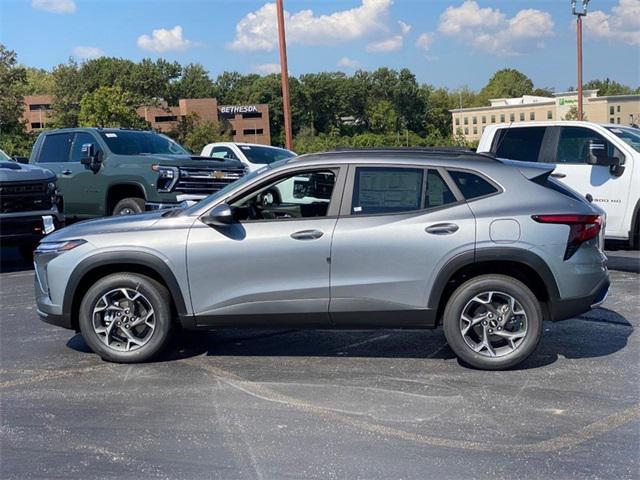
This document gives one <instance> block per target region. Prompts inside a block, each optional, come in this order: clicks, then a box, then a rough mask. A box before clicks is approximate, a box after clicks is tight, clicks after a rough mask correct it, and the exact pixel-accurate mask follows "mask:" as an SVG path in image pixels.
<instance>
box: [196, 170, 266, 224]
mask: <svg viewBox="0 0 640 480" xmlns="http://www.w3.org/2000/svg"><path fill="white" fill-rule="evenodd" d="M269 168H270V167H268V166H266V167H262V168H260V169H258V170H255V171H253V172H251V173H249V174H247V175H245V176H244V177H242V178H240V179H238V180H236V181H235V182H233V183H230V184H229V185H227V186H226V187H224V188H221V189H220V190H218V191H217V192H215V193H212V194H211V195H209V196H208V197H205V198H203V199H202V200H200V201H199V202H198V203H196V204H195V205H192V206H190V207H189V208H187V209H186V210H185V211H184V213H185V214H186V215H190V214H191V213H193V212H196V211H198V210H200V209H201V208H202V207H203V205H205V204H207V203H212V202H215V201H217V200H218V199H220V198H224V197H226V196H227V195H228V193H229V192H230V191H232V190H235V189H236V188H238V187H241V186H243V185H244V184H245V183H247V182H250V181H251V180H253V179H254V178H256V177H257V176H258V175H262V174H263V173H264V172H266V171H267V170H268V169H269Z"/></svg>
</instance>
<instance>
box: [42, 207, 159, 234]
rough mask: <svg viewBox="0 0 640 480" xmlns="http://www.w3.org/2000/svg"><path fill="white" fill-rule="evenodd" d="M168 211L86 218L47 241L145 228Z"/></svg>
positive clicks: (59, 231) (58, 232) (56, 232)
mask: <svg viewBox="0 0 640 480" xmlns="http://www.w3.org/2000/svg"><path fill="white" fill-rule="evenodd" d="M166 212H167V210H160V211H157V212H151V213H141V214H138V215H122V216H117V217H105V218H98V219H95V220H85V221H83V222H78V223H74V224H73V225H70V226H68V227H66V228H63V229H62V230H58V231H55V232H53V233H51V234H50V235H47V237H46V241H47V242H60V241H63V240H71V239H74V238H83V237H84V236H89V235H99V234H103V233H118V232H131V231H136V230H145V229H147V228H149V227H151V226H152V225H153V224H154V223H156V222H157V221H158V220H159V219H160V218H161V217H162V215H163V214H164V213H166Z"/></svg>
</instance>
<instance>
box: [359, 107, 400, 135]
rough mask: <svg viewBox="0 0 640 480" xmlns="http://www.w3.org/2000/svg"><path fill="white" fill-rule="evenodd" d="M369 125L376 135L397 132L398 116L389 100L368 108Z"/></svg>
mask: <svg viewBox="0 0 640 480" xmlns="http://www.w3.org/2000/svg"><path fill="white" fill-rule="evenodd" d="M366 115H367V123H368V124H369V128H370V129H371V131H372V132H374V133H389V132H395V131H396V130H397V125H398V114H397V113H396V109H395V108H394V106H393V103H391V102H390V101H389V100H379V101H377V102H376V103H374V104H372V105H371V106H370V107H369V108H367V113H366Z"/></svg>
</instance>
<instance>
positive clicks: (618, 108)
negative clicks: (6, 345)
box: [616, 105, 620, 113]
mask: <svg viewBox="0 0 640 480" xmlns="http://www.w3.org/2000/svg"><path fill="white" fill-rule="evenodd" d="M616 111H617V112H618V113H620V105H618V106H617V107H616Z"/></svg>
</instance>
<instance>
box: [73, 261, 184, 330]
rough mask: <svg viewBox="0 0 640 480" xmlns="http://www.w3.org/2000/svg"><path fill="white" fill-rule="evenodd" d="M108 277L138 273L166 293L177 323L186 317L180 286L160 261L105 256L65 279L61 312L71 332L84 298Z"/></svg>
mask: <svg viewBox="0 0 640 480" xmlns="http://www.w3.org/2000/svg"><path fill="white" fill-rule="evenodd" d="M111 273H139V274H142V275H146V276H148V277H150V278H153V279H154V280H157V281H158V282H160V283H161V284H163V285H164V286H165V287H166V288H167V290H168V291H169V294H170V297H171V302H172V309H173V310H174V314H176V315H177V317H178V318H180V319H183V318H187V317H188V316H189V315H188V313H187V307H186V303H185V299H184V296H183V295H182V291H181V290H180V285H179V284H178V281H177V280H176V277H175V275H174V274H173V272H172V271H171V269H170V268H169V266H168V265H167V264H166V263H165V262H164V261H163V260H162V259H160V258H158V257H156V256H154V255H152V254H150V253H143V252H129V253H127V252H125V253H123V252H106V253H99V254H96V255H93V256H91V257H88V258H86V259H84V260H83V261H81V262H80V263H79V264H78V265H77V266H76V267H75V268H74V270H73V272H72V273H71V276H70V277H69V281H68V282H67V288H66V291H65V294H64V299H63V303H62V312H63V315H65V316H68V318H70V320H71V327H72V328H74V329H76V330H78V310H79V308H80V302H81V301H82V298H83V297H84V294H85V293H86V292H87V290H89V288H90V287H91V285H93V284H94V283H95V281H96V280H97V279H99V278H102V277H104V276H105V275H109V274H111Z"/></svg>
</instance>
